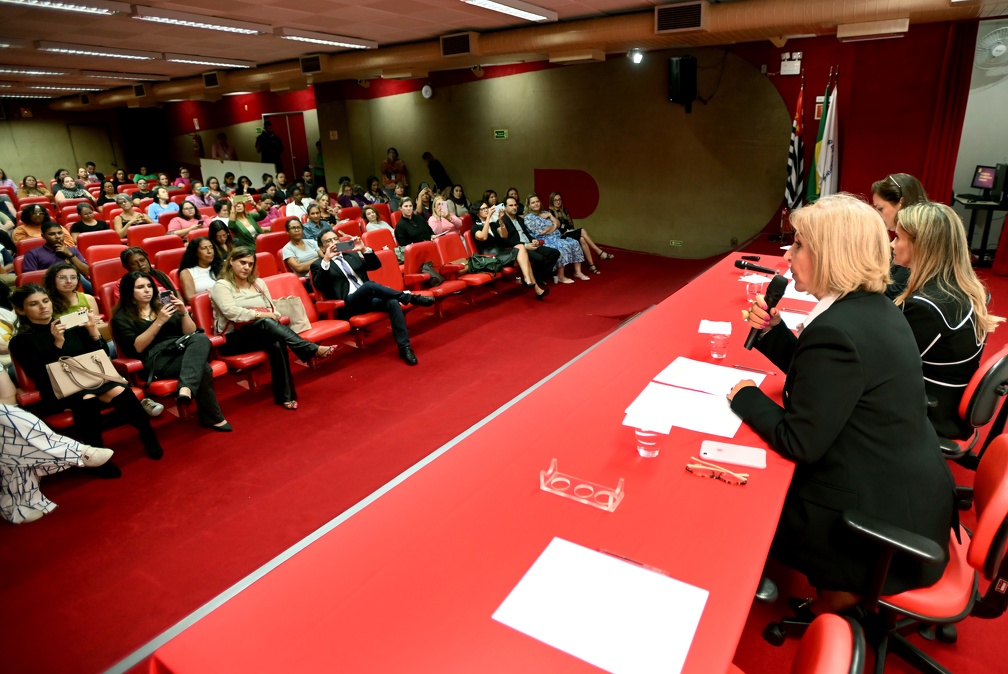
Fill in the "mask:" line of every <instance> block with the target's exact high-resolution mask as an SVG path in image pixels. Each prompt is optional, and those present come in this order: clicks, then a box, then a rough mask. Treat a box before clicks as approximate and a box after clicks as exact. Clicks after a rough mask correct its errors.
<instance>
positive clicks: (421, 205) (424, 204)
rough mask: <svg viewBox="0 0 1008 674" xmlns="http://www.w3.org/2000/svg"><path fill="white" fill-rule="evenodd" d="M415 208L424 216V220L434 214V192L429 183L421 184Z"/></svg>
mask: <svg viewBox="0 0 1008 674" xmlns="http://www.w3.org/2000/svg"><path fill="white" fill-rule="evenodd" d="M413 210H415V211H416V212H417V213H419V214H420V215H421V216H423V219H424V220H428V219H430V217H431V216H432V215H434V192H433V191H432V190H431V188H430V187H428V186H427V183H421V184H420V191H419V192H418V193H417V196H416V202H415V204H414V206H413Z"/></svg>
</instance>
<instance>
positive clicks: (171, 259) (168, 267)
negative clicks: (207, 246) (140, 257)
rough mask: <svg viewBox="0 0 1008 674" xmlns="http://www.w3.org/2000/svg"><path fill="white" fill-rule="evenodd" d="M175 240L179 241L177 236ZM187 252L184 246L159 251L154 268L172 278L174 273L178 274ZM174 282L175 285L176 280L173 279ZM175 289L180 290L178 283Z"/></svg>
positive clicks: (154, 261)
mask: <svg viewBox="0 0 1008 674" xmlns="http://www.w3.org/2000/svg"><path fill="white" fill-rule="evenodd" d="M175 238H176V239H177V238H178V237H177V236H176V237H175ZM185 252H186V249H185V247H184V246H182V247H178V248H168V249H165V250H159V251H158V252H157V253H155V254H154V257H153V258H152V259H153V265H154V268H155V269H160V270H161V271H163V272H164V273H166V274H168V275H169V276H171V273H172V272H176V273H178V268H179V264H181V262H182V258H183V256H185ZM172 282H173V283H174V282H175V279H172ZM175 287H176V288H178V287H179V285H178V284H177V283H176V284H175Z"/></svg>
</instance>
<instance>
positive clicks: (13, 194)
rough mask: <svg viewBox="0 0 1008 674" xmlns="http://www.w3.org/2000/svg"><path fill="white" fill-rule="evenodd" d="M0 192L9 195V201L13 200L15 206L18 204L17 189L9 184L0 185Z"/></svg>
mask: <svg viewBox="0 0 1008 674" xmlns="http://www.w3.org/2000/svg"><path fill="white" fill-rule="evenodd" d="M0 194H6V195H7V196H8V197H10V200H11V202H13V204H14V206H15V207H17V204H18V198H17V190H15V189H14V188H13V187H11V186H10V185H0Z"/></svg>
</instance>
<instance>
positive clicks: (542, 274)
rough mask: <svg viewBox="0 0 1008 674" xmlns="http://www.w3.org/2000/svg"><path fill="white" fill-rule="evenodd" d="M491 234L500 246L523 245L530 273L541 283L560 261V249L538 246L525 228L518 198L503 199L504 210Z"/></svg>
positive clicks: (537, 241)
mask: <svg viewBox="0 0 1008 674" xmlns="http://www.w3.org/2000/svg"><path fill="white" fill-rule="evenodd" d="M493 235H494V238H496V239H497V240H498V241H499V242H500V245H501V246H502V247H507V248H514V247H515V246H524V247H525V250H526V251H528V256H529V262H530V263H531V265H532V273H533V274H534V275H535V277H536V278H537V279H539V280H540V281H541V282H542V283H548V282H549V279H550V278H551V277H552V276H553V270H555V269H556V266H557V262H559V261H560V251H558V250H557V249H556V248H550V247H549V246H540V245H539V240H538V239H536V238H534V237H533V236H532V235H531V234H529V231H528V230H527V229H525V222H524V221H523V220H522V218H521V217H519V216H518V200H517V199H515V198H514V197H507V198H506V199H505V200H504V212H503V213H501V215H500V219H499V220H498V223H497V227H495V228H493Z"/></svg>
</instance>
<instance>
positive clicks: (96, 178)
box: [84, 161, 105, 184]
mask: <svg viewBox="0 0 1008 674" xmlns="http://www.w3.org/2000/svg"><path fill="white" fill-rule="evenodd" d="M84 170H85V171H86V172H87V179H88V182H89V183H91V184H96V183H98V184H100V183H103V182H105V174H103V173H100V172H99V171H98V166H97V165H95V163H94V162H93V161H89V162H85V164H84Z"/></svg>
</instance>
